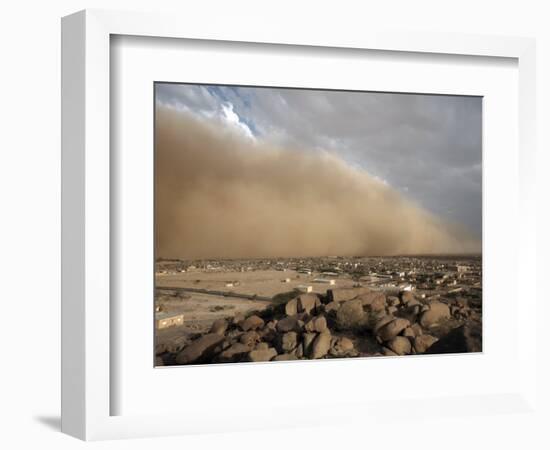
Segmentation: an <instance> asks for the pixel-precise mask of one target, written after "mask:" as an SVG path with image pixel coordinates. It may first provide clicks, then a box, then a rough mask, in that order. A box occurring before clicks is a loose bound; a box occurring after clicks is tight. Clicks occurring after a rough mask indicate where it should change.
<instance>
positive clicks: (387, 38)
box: [62, 10, 536, 440]
mask: <svg viewBox="0 0 550 450" xmlns="http://www.w3.org/2000/svg"><path fill="white" fill-rule="evenodd" d="M263 25H265V24H258V23H256V24H249V25H248V26H241V27H239V28H238V29H236V28H233V27H232V26H231V24H224V23H223V22H220V23H218V24H217V25H216V27H212V28H205V27H204V26H203V25H202V24H201V22H200V21H197V20H194V18H192V17H185V16H182V17H174V16H172V15H166V14H157V13H155V14H144V13H128V12H113V11H99V10H92V11H90V10H87V11H82V12H79V13H76V14H73V15H70V16H67V17H65V18H63V21H62V56H63V61H62V109H63V111H62V124H63V131H62V146H63V149H62V177H63V179H62V430H63V432H65V433H67V434H70V435H73V436H76V437H78V438H80V439H85V440H98V439H112V438H130V437H146V436H163V435H174V434H183V433H197V432H208V431H222V430H225V431H231V430H237V429H241V430H243V429H258V428H262V427H265V417H268V416H267V415H268V414H269V411H268V410H265V411H263V413H256V414H253V415H252V416H253V417H249V416H250V412H247V411H245V410H242V411H240V412H237V413H236V414H235V417H236V418H238V417H241V418H242V417H246V418H247V419H248V420H247V421H242V420H241V421H237V420H227V418H225V417H224V416H223V415H221V414H220V415H217V414H215V413H212V414H211V415H209V416H208V417H206V416H205V415H201V414H193V415H190V414H188V413H187V414H186V413H184V411H183V410H184V409H185V408H182V413H181V414H179V413H170V414H158V413H157V414H143V413H142V414H118V415H113V414H112V411H113V405H112V398H113V397H112V396H113V391H114V390H115V389H117V384H116V383H114V382H113V378H112V373H111V366H112V360H111V358H110V355H111V345H112V342H111V337H112V336H114V335H115V334H116V327H117V324H116V323H114V321H113V320H112V310H111V305H110V298H111V295H112V292H113V289H114V288H113V284H114V282H115V280H112V279H111V270H110V266H111V256H112V255H111V253H112V245H113V242H112V240H111V231H110V230H111V226H112V223H111V212H112V211H111V194H112V193H111V190H110V187H111V185H112V183H113V177H116V176H117V174H116V173H112V171H111V161H110V146H111V144H112V141H111V139H112V136H111V134H110V126H111V123H110V108H111V102H112V98H111V94H112V93H111V91H110V86H111V78H110V77H111V72H110V64H111V56H112V55H111V36H113V35H119V36H141V37H160V38H177V39H191V40H201V41H222V42H237V43H255V44H266V45H268V44H284V45H288V46H290V45H294V46H300V47H301V48H305V49H306V51H307V48H319V47H322V48H330V49H332V51H336V52H338V50H339V49H340V50H344V49H357V50H361V49H365V50H376V51H384V52H408V53H414V54H419V55H437V54H446V55H466V56H477V57H499V58H510V59H514V60H517V64H518V69H517V71H518V81H519V97H518V111H519V122H518V124H517V125H518V136H519V141H518V145H519V152H518V155H519V177H518V179H517V185H516V184H515V185H514V187H513V189H514V192H516V193H517V198H518V200H519V205H518V213H519V215H520V217H521V219H520V220H518V224H517V225H518V226H517V236H515V237H514V238H515V239H517V249H516V252H515V253H514V252H512V253H513V255H514V256H513V258H514V264H517V278H518V280H519V281H521V280H523V281H526V280H527V283H525V284H524V285H525V286H526V287H525V289H524V293H526V295H525V296H524V298H523V299H522V304H521V310H518V314H517V323H516V326H517V327H518V329H519V330H520V331H521V333H519V336H520V337H519V338H518V339H521V342H517V343H516V344H517V347H518V350H517V351H518V360H519V361H520V362H521V364H520V367H519V369H518V377H517V379H515V381H514V383H513V385H510V386H509V388H507V389H506V390H503V391H502V392H500V393H490V394H487V395H484V394H483V393H477V394H472V393H466V392H465V393H464V397H460V398H456V397H452V396H451V397H437V396H436V397H434V398H430V399H427V403H425V404H424V406H423V408H421V411H420V413H422V411H428V410H430V409H431V408H433V407H434V406H435V407H437V408H438V410H439V411H440V413H441V415H443V416H444V415H446V414H455V415H456V414H457V413H458V414H463V415H467V414H468V413H469V411H470V410H471V405H472V404H475V405H476V407H477V409H478V411H479V409H482V410H483V411H484V412H485V413H487V414H491V413H495V412H498V411H500V410H501V409H502V408H503V405H506V408H508V409H511V410H513V411H515V412H523V411H528V410H533V408H535V405H536V402H535V399H536V383H535V378H536V348H535V346H534V345H520V344H521V343H523V342H534V341H535V338H534V336H535V334H536V329H535V328H534V327H533V326H532V325H531V324H530V323H529V320H528V317H527V313H525V311H530V310H533V309H534V308H536V293H535V287H534V285H533V286H531V287H530V286H529V284H530V283H529V281H528V280H529V271H531V270H535V267H534V265H535V261H536V258H535V256H536V241H535V235H534V233H532V232H531V230H533V229H534V228H535V218H536V216H535V205H534V199H535V196H534V195H532V191H533V189H534V184H533V178H534V177H533V174H534V171H535V168H534V165H535V130H534V127H535V123H536V121H535V95H536V92H535V82H534V78H535V43H534V41H533V40H532V39H527V38H512V37H493V36H472V35H460V34H445V33H441V34H439V33H437V34H436V33H426V34H420V33H405V32H403V33H399V32H395V31H384V30H381V29H372V28H371V29H370V30H369V31H363V30H347V31H346V32H343V29H338V32H337V33H326V32H325V30H317V29H315V28H313V27H312V28H311V29H308V30H307V31H306V30H304V29H298V28H292V27H291V28H285V29H284V30H283V29H280V28H278V27H269V26H263ZM196 81H200V80H196ZM514 182H515V181H514ZM514 242H515V241H514ZM514 270H516V269H515V268H514ZM529 290H531V292H529ZM517 295H518V293H517V291H516V290H511V292H510V296H516V297H517ZM516 297H514V298H516ZM400 361H402V360H400ZM396 363H397V361H396V360H393V361H392V362H389V364H393V365H394V366H395V364H396ZM353 364H362V362H361V361H359V362H356V363H353ZM298 366H300V364H298V365H294V366H293V367H294V368H293V369H291V370H292V371H293V375H294V376H296V375H299V374H300V371H302V372H303V371H307V373H308V374H310V375H311V374H315V371H318V370H319V368H320V367H321V366H318V365H315V364H309V363H308V364H305V365H304V366H301V367H300V368H299V367H298ZM260 367H261V369H260V370H262V371H263V372H266V371H269V370H275V369H276V368H275V367H267V365H260ZM348 367H349V369H353V367H352V366H351V365H348ZM355 367H357V366H355ZM285 370H286V369H285ZM239 373H240V372H239ZM181 376H182V377H185V374H184V373H183V372H182V375H181ZM396 400H398V401H399V400H400V401H402V402H403V403H404V404H406V402H407V401H408V399H406V398H401V399H399V398H398V399H396ZM392 401H394V400H392ZM386 403H387V404H385V403H384V402H383V401H378V400H377V401H373V402H371V403H368V402H363V401H359V402H354V401H350V402H349V404H346V413H345V414H344V413H342V410H338V411H336V410H335V411H327V410H323V409H319V408H318V407H316V406H315V405H314V404H311V405H302V406H299V405H290V406H291V408H292V412H291V413H288V411H285V409H284V404H279V405H276V406H274V411H275V413H274V414H273V417H274V418H273V420H271V421H270V422H271V423H270V425H269V426H274V427H281V426H286V425H293V426H295V425H296V424H298V425H304V426H306V425H311V424H312V423H318V422H321V421H323V420H326V419H328V418H331V417H339V419H340V420H342V419H343V420H351V417H366V416H372V417H374V416H376V415H377V414H381V413H382V414H389V415H391V414H394V412H393V408H392V407H391V402H386ZM289 404H290V403H289ZM334 409H336V408H334ZM281 411H285V414H279V413H277V412H281ZM247 414H248V416H247ZM275 417H276V418H275ZM262 421H263V422H262Z"/></svg>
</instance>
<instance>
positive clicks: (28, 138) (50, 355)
mask: <svg viewBox="0 0 550 450" xmlns="http://www.w3.org/2000/svg"><path fill="white" fill-rule="evenodd" d="M545 3H547V2H545V1H531V0H523V1H520V0H516V1H503V0H500V1H497V0H486V1H484V2H480V1H471V0H461V1H446V2H443V1H437V0H434V1H423V0H416V1H414V2H411V1H407V0H399V1H392V2H380V1H362V2H353V1H347V0H340V1H338V2H334V1H331V2H328V1H327V2H324V1H323V2H322V1H319V0H318V1H315V2H307V1H302V2H298V0H294V1H285V0H278V1H271V2H259V1H244V0H233V1H230V2H229V1H228V2H223V1H214V0H202V1H200V2H198V1H189V0H179V1H160V0H157V1H155V2H153V1H151V0H149V1H143V0H134V1H130V0H111V1H105V0H88V1H80V0H73V1H69V0H58V1H50V2H40V1H32V0H20V1H18V2H10V3H4V4H3V5H2V8H1V9H0V46H1V52H0V58H1V61H2V64H1V67H0V80H1V83H0V89H1V93H2V95H1V96H0V105H1V108H0V115H1V116H0V155H1V162H0V187H1V189H0V193H1V194H0V195H1V199H2V215H1V216H0V252H1V256H2V258H1V259H0V266H1V267H0V274H1V278H0V281H1V284H0V300H1V301H2V306H3V309H2V311H3V314H2V320H1V321H0V323H1V324H0V343H1V346H2V356H3V357H2V362H1V365H2V367H1V371H0V404H1V407H0V411H1V412H0V414H1V417H0V447H1V448H6V449H12V448H15V449H18V448H34V447H38V446H40V447H43V448H57V449H69V448H70V449H72V448H82V447H83V446H84V445H93V446H95V448H102V449H103V448H115V449H116V448H129V447H131V448H136V449H140V448H151V447H153V446H172V447H180V448H183V447H184V446H185V447H186V448H193V449H194V448H222V447H223V448H243V449H244V448H259V447H261V448H263V449H271V448H277V449H280V448H282V447H283V448H298V447H307V448H312V447H315V448H335V447H336V448H343V447H348V446H351V447H355V446H357V447H366V448H369V447H374V446H376V447H381V446H384V447H387V448H399V447H406V448H407V447H408V448H416V447H417V446H418V448H420V447H422V448H425V449H427V448H445V449H455V448H456V449H458V448H484V447H489V446H490V447H491V448H500V449H504V448H519V447H522V448H529V449H536V448H550V436H549V435H548V433H547V431H546V428H547V427H548V424H549V423H550V415H549V414H548V411H549V410H550V395H549V388H548V380H550V376H549V372H550V371H549V363H548V359H550V352H549V351H548V349H549V348H550V346H549V340H548V334H547V333H546V332H545V331H544V329H543V328H542V326H543V325H544V324H545V322H546V320H545V315H546V314H548V313H549V311H548V306H547V305H541V308H542V309H544V311H542V310H541V311H540V312H539V314H538V317H537V316H536V315H535V313H534V312H533V320H537V321H538V324H539V349H540V350H539V352H540V367H541V372H540V375H541V383H540V384H541V391H540V392H541V403H543V404H546V405H547V406H545V408H546V413H547V416H546V417H543V416H542V415H538V416H537V417H538V418H537V419H536V420H535V419H534V417H533V416H514V415H501V416H497V417H473V418H471V419H465V418H457V419H456V420H452V421H451V420H448V419H446V420H439V421H434V422H430V423H420V422H418V421H415V420H414V418H413V416H414V411H411V416H412V417H411V420H410V421H399V422H396V423H395V424H393V425H392V426H389V425H384V426H380V425H379V426H378V427H377V429H371V428H369V424H368V423H366V424H365V426H364V427H361V428H360V429H358V428H357V426H356V425H355V426H354V427H348V428H346V427H338V428H323V429H295V430H282V431H280V432H277V433H273V432H270V433H262V432H254V433H249V434H246V435H245V434H237V433H235V434H231V435H209V436H192V437H180V438H163V439H160V440H139V441H117V442H99V443H93V444H84V443H82V442H80V441H77V440H75V439H73V438H70V437H67V436H65V435H62V434H61V433H60V432H59V414H60V411H59V395H60V389H59V383H60V381H59V374H60V370H59V358H60V351H59V347H60V332H59V329H60V321H59V317H60V280H59V276H60V270H59V265H60V260H59V253H60V252H59V245H60V232H59V226H60V220H59V215H60V207H59V204H60V170H59V167H60V56H61V55H60V17H61V16H63V15H66V14H69V13H71V12H74V11H76V10H79V9H83V8H106V9H109V8H111V9H113V8H114V9H132V10H143V11H151V10H178V9H179V10H180V11H181V12H183V13H185V14H196V15H198V16H201V17H205V18H206V19H205V20H206V23H208V22H209V18H214V17H216V20H220V17H223V18H225V20H229V21H234V22H235V26H238V23H239V21H241V20H255V18H257V17H268V18H269V20H271V21H273V23H279V24H280V25H281V26H282V27H284V26H287V25H286V24H288V23H289V22H291V23H294V24H303V26H309V24H311V23H314V24H315V26H326V28H327V30H334V27H335V24H339V26H342V25H341V24H344V23H347V24H348V25H344V26H350V27H356V28H357V30H361V29H363V28H364V27H368V26H369V23H377V24H380V23H381V22H387V25H388V27H389V28H402V29H410V30H416V29H420V30H426V31H459V32H471V33H479V34H502V35H520V36H532V37H537V39H538V42H537V45H538V98H539V99H540V101H539V105H538V114H539V117H538V124H539V125H538V129H539V135H538V141H539V163H538V168H539V173H538V189H537V192H538V195H539V198H538V204H539V205H540V215H539V227H538V230H539V237H538V246H539V248H540V253H539V256H538V258H539V261H538V275H539V277H538V278H539V286H540V288H542V284H543V282H544V279H545V277H546V276H547V274H546V273H545V268H546V269H547V268H548V263H546V262H545V258H546V255H548V254H550V252H549V251H550V246H549V245H548V244H549V240H548V237H547V236H546V235H544V234H543V230H545V229H546V230H548V229H550V224H549V220H548V204H550V199H549V197H550V189H549V181H548V175H547V168H548V167H549V165H550V157H549V153H550V152H549V149H550V145H549V144H550V142H549V134H548V130H547V128H548V124H550V101H549V100H550V82H549V81H548V80H550V26H549V23H550V12H549V11H548V10H547V9H546V8H547V6H546V5H545ZM542 297H544V296H541V298H542ZM546 297H548V295H546ZM543 341H544V343H543ZM544 352H546V354H545V355H544ZM367 386H368V384H367Z"/></svg>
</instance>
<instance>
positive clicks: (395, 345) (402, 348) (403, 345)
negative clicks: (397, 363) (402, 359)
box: [386, 336, 411, 355]
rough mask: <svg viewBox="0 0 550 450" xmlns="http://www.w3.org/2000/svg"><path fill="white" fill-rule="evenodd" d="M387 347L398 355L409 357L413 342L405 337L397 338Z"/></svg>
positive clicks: (388, 343)
mask: <svg viewBox="0 0 550 450" xmlns="http://www.w3.org/2000/svg"><path fill="white" fill-rule="evenodd" d="M386 345H387V346H388V348H389V349H390V350H391V351H393V352H394V353H396V354H398V355H408V354H409V353H410V352H411V341H409V339H407V338H406V337H404V336H395V337H394V338H393V339H391V340H390V341H389V342H387V343H386Z"/></svg>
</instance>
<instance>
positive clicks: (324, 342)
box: [311, 332, 332, 359]
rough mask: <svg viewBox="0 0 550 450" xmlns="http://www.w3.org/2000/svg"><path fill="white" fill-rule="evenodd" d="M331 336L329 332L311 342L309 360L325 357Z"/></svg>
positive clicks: (321, 334) (319, 335)
mask: <svg viewBox="0 0 550 450" xmlns="http://www.w3.org/2000/svg"><path fill="white" fill-rule="evenodd" d="M331 338H332V336H331V335H330V333H329V332H324V333H320V334H318V335H317V337H316V338H315V340H314V341H313V345H312V349H311V358H313V359H319V358H322V357H323V356H325V355H326V354H327V353H328V351H329V350H330V340H331Z"/></svg>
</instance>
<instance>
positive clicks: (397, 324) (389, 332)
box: [377, 317, 411, 341]
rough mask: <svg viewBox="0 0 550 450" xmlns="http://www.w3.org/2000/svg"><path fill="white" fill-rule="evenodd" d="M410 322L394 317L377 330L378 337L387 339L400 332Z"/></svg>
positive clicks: (383, 339)
mask: <svg viewBox="0 0 550 450" xmlns="http://www.w3.org/2000/svg"><path fill="white" fill-rule="evenodd" d="M410 324H411V323H410V322H409V321H408V320H407V319H401V318H399V317H398V318H396V319H394V320H392V321H391V322H389V323H388V324H386V325H384V326H383V327H382V328H380V329H379V330H378V333H377V335H378V337H379V338H380V339H381V340H382V341H389V340H391V339H393V338H394V337H395V336H397V335H398V334H399V333H401V332H402V331H403V330H404V329H405V328H407V327H408V326H409V325H410Z"/></svg>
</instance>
